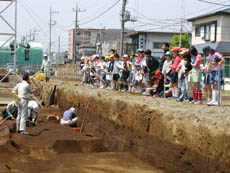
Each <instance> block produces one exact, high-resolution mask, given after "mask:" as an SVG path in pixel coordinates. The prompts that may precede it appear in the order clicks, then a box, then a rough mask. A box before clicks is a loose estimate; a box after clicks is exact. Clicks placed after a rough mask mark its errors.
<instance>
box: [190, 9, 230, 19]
mask: <svg viewBox="0 0 230 173" xmlns="http://www.w3.org/2000/svg"><path fill="white" fill-rule="evenodd" d="M215 15H230V8H226V9H223V10H219V11H215V12H211V13H207V14H203V15H200V16H197V17H193V18H189V19H187V20H188V21H189V22H191V21H194V20H197V19H202V18H206V17H210V16H215Z"/></svg>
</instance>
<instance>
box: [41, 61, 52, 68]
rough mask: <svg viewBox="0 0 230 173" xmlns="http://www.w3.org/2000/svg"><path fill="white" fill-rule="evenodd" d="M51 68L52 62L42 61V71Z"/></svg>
mask: <svg viewBox="0 0 230 173" xmlns="http://www.w3.org/2000/svg"><path fill="white" fill-rule="evenodd" d="M50 66H51V63H50V60H49V59H47V60H45V59H44V60H43V61H42V66H41V69H43V68H50Z"/></svg>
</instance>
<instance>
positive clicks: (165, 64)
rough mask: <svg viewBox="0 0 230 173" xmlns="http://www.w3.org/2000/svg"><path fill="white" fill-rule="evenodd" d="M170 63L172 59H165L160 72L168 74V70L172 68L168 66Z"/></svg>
mask: <svg viewBox="0 0 230 173" xmlns="http://www.w3.org/2000/svg"><path fill="white" fill-rule="evenodd" d="M172 64H173V61H172V60H165V62H164V65H163V69H162V73H163V74H165V75H166V74H168V73H169V72H170V70H171V69H172V68H171V67H169V65H172Z"/></svg>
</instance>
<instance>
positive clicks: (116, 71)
mask: <svg viewBox="0 0 230 173" xmlns="http://www.w3.org/2000/svg"><path fill="white" fill-rule="evenodd" d="M114 58H115V61H114V67H113V82H114V89H115V90H118V85H119V84H118V80H119V78H120V76H119V72H120V69H121V68H122V64H121V62H120V61H119V58H120V57H119V55H118V54H115V55H114Z"/></svg>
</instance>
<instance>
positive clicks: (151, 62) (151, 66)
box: [144, 50, 159, 82]
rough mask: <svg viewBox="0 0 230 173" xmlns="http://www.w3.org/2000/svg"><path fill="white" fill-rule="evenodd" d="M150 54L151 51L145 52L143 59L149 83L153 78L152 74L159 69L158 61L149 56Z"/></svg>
mask: <svg viewBox="0 0 230 173" xmlns="http://www.w3.org/2000/svg"><path fill="white" fill-rule="evenodd" d="M151 54H152V52H151V50H146V51H145V58H146V71H145V70H144V71H145V73H146V74H147V76H148V77H147V79H148V80H149V82H150V81H152V77H154V73H155V71H156V70H157V68H158V67H159V62H158V60H157V59H156V58H155V57H153V56H151Z"/></svg>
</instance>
